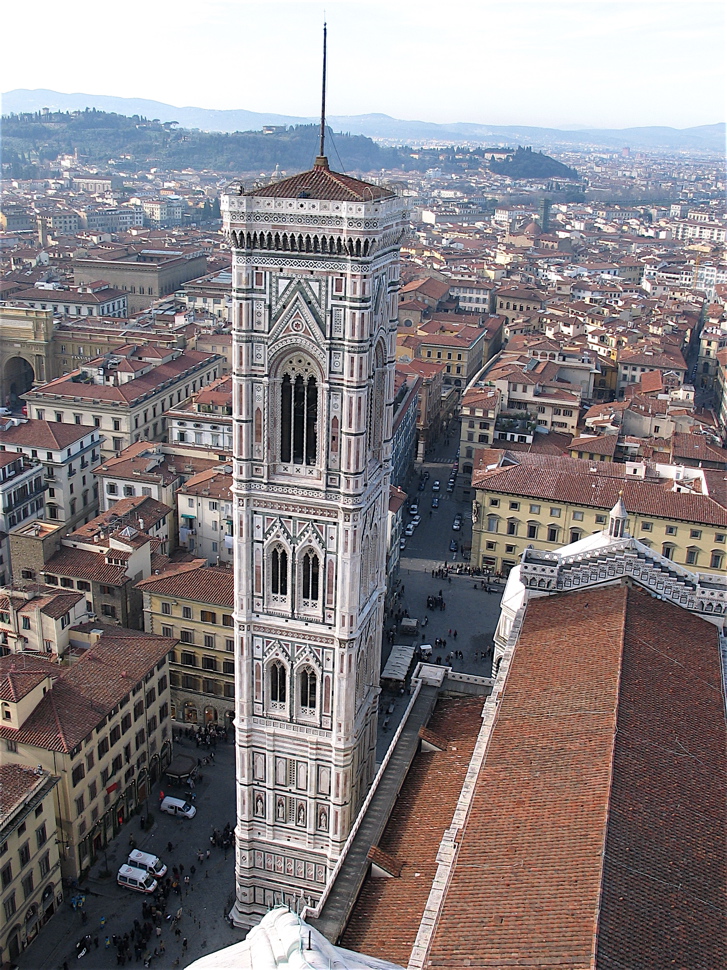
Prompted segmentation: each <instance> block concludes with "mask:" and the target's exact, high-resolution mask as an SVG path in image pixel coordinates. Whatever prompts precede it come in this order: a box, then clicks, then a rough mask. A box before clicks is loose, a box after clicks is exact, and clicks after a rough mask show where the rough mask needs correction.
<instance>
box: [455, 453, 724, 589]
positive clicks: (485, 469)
mask: <svg viewBox="0 0 727 970" xmlns="http://www.w3.org/2000/svg"><path fill="white" fill-rule="evenodd" d="M723 478H724V472H720V471H716V470H712V469H705V468H685V467H684V466H681V465H669V464H654V463H649V464H647V463H646V462H643V461H627V462H625V463H623V464H621V463H616V462H611V461H602V460H598V461H597V460H593V461H591V460H581V459H576V458H565V457H555V456H551V455H538V454H526V453H517V452H511V451H507V450H506V451H497V452H495V451H484V452H483V453H482V457H481V460H480V464H479V466H478V467H476V468H475V470H474V472H473V475H472V487H473V489H474V490H475V493H476V494H475V501H474V503H473V517H472V563H473V564H474V565H477V566H480V567H484V568H489V569H492V570H493V571H494V572H502V573H509V571H510V570H511V569H512V568H513V567H514V566H515V565H517V563H518V562H519V560H520V559H521V557H522V554H523V552H524V551H525V550H526V549H527V548H528V547H529V546H532V545H535V544H537V545H538V547H542V548H544V549H546V550H548V551H552V550H554V549H557V548H559V547H560V546H563V545H565V544H567V543H573V542H577V541H578V540H580V539H582V538H584V537H585V536H588V535H590V534H591V533H594V532H600V531H601V530H602V529H603V528H604V526H606V525H607V523H608V514H609V509H610V508H611V507H612V505H613V503H614V502H615V500H616V498H617V497H618V495H619V493H620V492H623V495H624V500H625V502H626V504H627V506H628V509H629V532H630V534H631V535H633V536H635V537H637V538H638V539H639V541H640V542H641V543H642V544H643V545H645V546H647V547H648V548H653V549H654V550H655V551H656V552H658V553H659V554H660V555H662V556H664V558H666V559H669V560H672V561H673V562H675V563H677V564H679V565H682V566H686V567H687V568H688V569H690V570H694V571H696V570H699V571H705V572H709V573H722V572H723V570H724V567H725V564H726V562H727V555H726V553H727V508H725V504H724V499H723V497H722V488H721V485H722V481H723Z"/></svg>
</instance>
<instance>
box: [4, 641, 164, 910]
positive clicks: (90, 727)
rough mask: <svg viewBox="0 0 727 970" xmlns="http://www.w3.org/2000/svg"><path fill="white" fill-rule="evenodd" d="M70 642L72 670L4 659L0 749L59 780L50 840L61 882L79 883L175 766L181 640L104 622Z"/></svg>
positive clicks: (24, 657)
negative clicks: (173, 673)
mask: <svg viewBox="0 0 727 970" xmlns="http://www.w3.org/2000/svg"><path fill="white" fill-rule="evenodd" d="M71 639H72V643H73V645H74V646H75V647H76V649H77V650H78V651H79V655H78V657H77V659H76V660H75V662H74V663H72V664H71V665H70V666H68V667H66V666H60V665H59V664H57V663H52V662H51V661H50V660H48V659H46V658H44V657H40V656H36V655H31V654H21V655H18V654H12V655H8V656H5V657H0V689H2V690H3V697H4V698H6V701H5V702H4V703H3V705H2V709H3V716H2V720H1V721H0V744H1V745H2V748H3V762H4V763H5V764H15V765H29V766H32V767H33V768H35V767H36V766H38V767H40V768H41V769H42V770H43V771H45V772H53V774H55V775H57V776H58V777H59V778H60V784H59V786H58V789H57V794H56V799H55V801H56V804H55V819H54V822H53V828H52V829H51V834H55V837H56V839H57V840H58V845H59V846H60V856H61V871H62V873H63V876H64V877H68V878H75V879H79V878H82V877H83V875H85V873H86V872H87V871H88V868H89V866H90V865H91V864H92V863H93V862H95V860H96V858H97V857H98V854H99V852H101V851H102V849H103V848H104V847H105V846H106V845H107V844H108V843H109V842H110V841H111V839H113V838H114V837H115V836H116V835H117V834H118V832H119V830H120V829H121V827H122V826H123V825H124V823H125V822H127V821H128V820H129V818H130V816H131V814H132V813H133V811H134V810H135V809H136V808H137V806H140V805H143V804H144V802H145V800H146V799H147V798H148V797H149V794H150V791H151V785H152V784H154V782H155V781H157V780H158V779H159V777H160V774H161V772H162V771H163V770H164V768H166V766H167V765H168V764H169V762H170V761H171V758H172V738H171V727H170V722H169V699H170V698H169V665H168V662H167V655H168V654H169V652H170V651H171V650H172V648H173V647H174V646H175V644H176V641H174V640H168V639H165V638H164V637H158V636H154V635H153V634H148V633H147V634H145V633H140V632H139V631H138V630H136V631H134V630H124V629H122V628H120V627H113V628H111V629H109V628H107V627H104V626H103V625H102V624H98V623H94V624H93V626H91V624H85V625H84V626H82V627H76V628H75V629H74V631H73V632H72V636H71ZM84 648H85V649H84ZM59 891H60V890H59Z"/></svg>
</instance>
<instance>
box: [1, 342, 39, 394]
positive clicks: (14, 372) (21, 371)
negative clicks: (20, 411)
mask: <svg viewBox="0 0 727 970" xmlns="http://www.w3.org/2000/svg"><path fill="white" fill-rule="evenodd" d="M34 382H35V370H34V369H33V365H32V364H31V363H30V361H29V360H28V359H27V358H26V357H23V355H22V354H16V355H15V356H13V357H8V358H6V360H5V365H4V367H3V384H4V388H5V399H6V401H10V402H11V403H15V402H16V401H17V399H18V398H19V397H20V395H21V394H25V392H26V391H29V390H30V389H31V388H32V386H33V384H34Z"/></svg>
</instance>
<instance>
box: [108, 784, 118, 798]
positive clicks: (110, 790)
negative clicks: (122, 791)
mask: <svg viewBox="0 0 727 970" xmlns="http://www.w3.org/2000/svg"><path fill="white" fill-rule="evenodd" d="M118 787H119V783H118V781H115V782H114V783H113V785H109V787H108V788H107V789H106V794H107V795H110V794H111V792H115V791H116V789H117V788H118Z"/></svg>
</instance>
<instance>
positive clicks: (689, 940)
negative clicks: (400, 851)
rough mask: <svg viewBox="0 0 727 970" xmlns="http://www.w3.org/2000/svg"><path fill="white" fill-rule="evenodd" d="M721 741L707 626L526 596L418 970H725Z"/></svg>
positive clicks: (648, 605) (625, 592)
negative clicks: (552, 969) (544, 969)
mask: <svg viewBox="0 0 727 970" xmlns="http://www.w3.org/2000/svg"><path fill="white" fill-rule="evenodd" d="M726 741H727V736H726V732H725V721H724V698H723V695H722V691H721V670H720V659H719V647H718V638H717V631H716V629H715V628H714V627H713V626H712V625H711V624H708V623H706V622H705V621H703V620H701V619H699V618H698V617H694V616H692V615H691V614H690V613H688V612H687V611H686V610H683V609H680V608H679V607H676V606H673V605H671V604H669V603H665V602H660V601H658V600H656V599H653V598H651V597H650V596H649V595H648V594H647V593H645V592H643V591H641V590H638V589H631V588H629V587H628V586H626V585H621V586H616V587H608V588H602V589H599V590H587V591H583V592H578V593H570V594H562V595H556V596H552V597H547V598H544V599H534V600H532V601H531V602H530V603H529V604H528V607H527V612H526V615H525V620H524V623H523V628H522V632H521V635H520V638H519V641H518V644H517V646H516V648H515V651H514V654H513V658H512V661H511V663H510V668H509V671H508V675H507V681H506V683H505V688H504V691H503V692H502V694H501V696H500V700H499V704H498V710H497V714H496V719H495V722H494V726H493V730H492V733H491V735H490V738H489V742H488V746H487V752H486V757H485V761H484V763H483V765H482V767H481V769H480V772H479V776H478V779H477V782H476V786H475V791H474V796H473V801H472V804H471V806H470V810H469V814H468V818H467V822H466V825H465V828H464V831H463V834H462V838H461V842H460V846H459V851H458V854H457V857H456V860H455V864H454V869H453V872H452V875H451V879H450V881H449V884H448V887H447V891H446V896H445V899H444V903H443V906H442V909H441V912H440V914H439V918H438V920H437V925H436V929H435V931H434V935H433V939H432V943H431V946H430V950H429V954H428V958H427V960H426V961H425V964H424V965H425V967H428V968H452V970H454V968H457V970H460V968H462V967H479V968H492V970H494V968H498V970H499V968H504V967H514V966H518V967H526V966H527V967H546V966H547V967H558V968H560V970H565V968H571V970H581V968H603V970H623V968H624V967H629V968H637V967H638V968H644V970H646V968H652V967H666V966H675V967H689V968H690V970H713V968H715V967H717V966H721V965H723V963H724V959H723V958H724V940H725V938H726V936H727V907H726V899H727V896H726V894H725V889H726V888H727V886H726V882H727V868H726V867H725V862H724V860H725V858H726V857H727V837H726V836H727V831H726V827H725V822H724V805H725V797H726V796H727V758H726V754H725V752H726V751H727V744H726ZM386 881H387V882H391V881H394V880H386ZM404 962H406V961H404Z"/></svg>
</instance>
